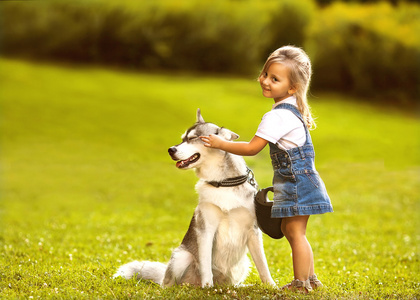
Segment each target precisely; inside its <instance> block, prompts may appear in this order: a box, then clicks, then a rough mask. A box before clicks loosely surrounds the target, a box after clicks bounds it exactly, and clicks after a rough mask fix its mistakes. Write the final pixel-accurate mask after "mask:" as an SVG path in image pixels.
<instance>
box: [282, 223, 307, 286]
mask: <svg viewBox="0 0 420 300" xmlns="http://www.w3.org/2000/svg"><path fill="white" fill-rule="evenodd" d="M308 219H309V216H296V217H290V218H283V219H282V224H281V229H282V232H283V234H284V236H285V237H286V239H287V240H288V241H289V244H290V246H291V248H292V257H293V272H294V277H295V279H299V280H300V281H306V280H307V279H308V278H309V276H310V275H313V274H314V258H313V253H312V248H311V245H310V244H309V242H308V240H307V239H306V225H307V223H308Z"/></svg>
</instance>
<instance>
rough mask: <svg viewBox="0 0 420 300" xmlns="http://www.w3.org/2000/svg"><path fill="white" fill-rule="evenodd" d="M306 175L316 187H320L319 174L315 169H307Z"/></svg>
mask: <svg viewBox="0 0 420 300" xmlns="http://www.w3.org/2000/svg"><path fill="white" fill-rule="evenodd" d="M305 174H306V177H308V179H309V181H310V182H312V184H313V185H314V187H316V188H318V187H319V175H318V173H315V172H314V171H310V170H305Z"/></svg>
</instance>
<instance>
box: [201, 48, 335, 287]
mask: <svg viewBox="0 0 420 300" xmlns="http://www.w3.org/2000/svg"><path fill="white" fill-rule="evenodd" d="M311 73H312V71H311V62H310V60H309V57H308V56H307V55H306V53H305V52H304V51H303V50H302V49H300V48H296V47H293V46H285V47H281V48H279V49H277V50H276V51H274V52H273V53H272V54H271V55H270V56H269V57H268V59H267V61H266V62H265V64H264V67H263V70H262V72H261V74H260V77H259V82H260V85H261V88H262V93H263V95H264V97H267V98H273V99H274V102H275V103H274V105H273V107H272V110H271V111H269V112H268V113H266V114H265V115H264V117H263V118H262V121H261V123H260V125H259V127H258V130H257V132H256V134H255V136H254V137H253V138H252V139H251V141H250V142H231V141H226V140H223V139H221V138H220V137H218V136H217V135H210V136H207V137H206V136H203V137H201V139H202V141H203V142H204V145H205V146H206V147H211V148H217V149H221V150H224V151H227V152H230V153H233V154H237V155H248V156H249V155H255V154H257V153H258V152H260V151H261V150H262V149H263V148H264V147H265V146H266V145H267V143H268V144H269V146H270V156H271V162H272V165H273V170H274V177H273V187H274V197H273V201H274V205H273V208H272V210H271V217H273V218H283V219H282V223H281V230H282V232H283V234H284V236H285V237H286V238H287V240H288V242H289V244H290V246H291V248H292V256H293V270H294V280H293V281H292V282H291V283H289V284H287V285H285V286H284V287H283V289H292V290H299V291H303V292H309V291H311V290H312V289H313V288H317V287H319V286H322V283H321V282H320V281H319V280H318V279H317V277H316V275H315V273H314V259H313V253H312V249H311V245H310V244H309V242H308V240H307V239H306V226H307V223H308V219H309V216H310V215H314V214H323V213H327V212H332V211H333V209H332V206H331V202H330V199H329V197H328V194H327V191H326V189H325V185H324V183H323V182H322V180H321V178H320V177H319V175H318V173H317V171H316V170H315V164H314V156H315V153H314V149H313V145H312V141H311V136H310V134H309V129H311V128H314V127H315V122H314V119H313V118H312V116H311V112H310V108H309V105H308V101H307V96H306V95H307V92H308V88H309V82H310V79H311Z"/></svg>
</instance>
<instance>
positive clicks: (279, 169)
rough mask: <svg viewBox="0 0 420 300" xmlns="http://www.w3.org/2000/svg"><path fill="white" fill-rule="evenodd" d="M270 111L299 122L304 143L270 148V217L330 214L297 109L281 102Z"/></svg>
mask: <svg viewBox="0 0 420 300" xmlns="http://www.w3.org/2000/svg"><path fill="white" fill-rule="evenodd" d="M274 109H288V110H290V111H292V112H293V113H294V114H295V115H296V116H297V117H298V118H299V119H300V120H301V121H302V123H303V126H304V128H305V133H306V142H305V144H304V145H303V146H301V147H295V148H292V149H289V150H282V149H279V148H278V147H277V145H275V144H273V143H271V142H270V143H269V145H270V157H271V163H272V165H273V169H274V177H273V188H274V196H273V202H274V203H273V207H272V209H271V217H272V218H284V217H293V216H305V215H316V214H323V213H327V212H332V211H333V208H332V205H331V201H330V198H329V197H328V194H327V190H326V188H325V185H324V182H323V181H322V180H321V178H320V177H319V174H318V172H317V171H316V169H315V152H314V147H313V145H312V139H311V135H310V134H309V129H308V128H307V127H306V125H305V123H304V122H303V119H302V115H301V114H300V112H299V110H298V109H297V108H296V107H295V106H294V105H292V104H288V103H283V104H280V105H278V106H276V107H275V108H274Z"/></svg>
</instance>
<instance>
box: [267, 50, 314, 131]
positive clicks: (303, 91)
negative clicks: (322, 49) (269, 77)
mask: <svg viewBox="0 0 420 300" xmlns="http://www.w3.org/2000/svg"><path fill="white" fill-rule="evenodd" d="M273 63H280V64H283V65H285V66H286V67H287V68H288V69H289V80H290V83H291V85H292V87H293V88H294V89H296V93H295V96H296V100H297V105H298V109H299V111H300V113H301V114H302V117H303V121H304V122H305V125H306V126H307V127H308V128H309V129H315V127H316V124H315V120H314V119H313V118H312V115H311V108H310V106H309V104H308V99H307V93H308V90H309V83H310V81H311V75H312V67H311V61H310V59H309V57H308V55H307V54H306V53H305V51H303V50H302V49H300V48H297V47H294V46H284V47H281V48H278V49H277V50H275V51H274V52H273V53H271V55H270V56H269V57H268V58H267V61H266V62H265V64H264V67H263V69H262V71H261V74H260V77H261V76H262V75H263V74H264V73H265V72H267V70H268V68H269V67H270V66H271V65H272V64H273Z"/></svg>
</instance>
